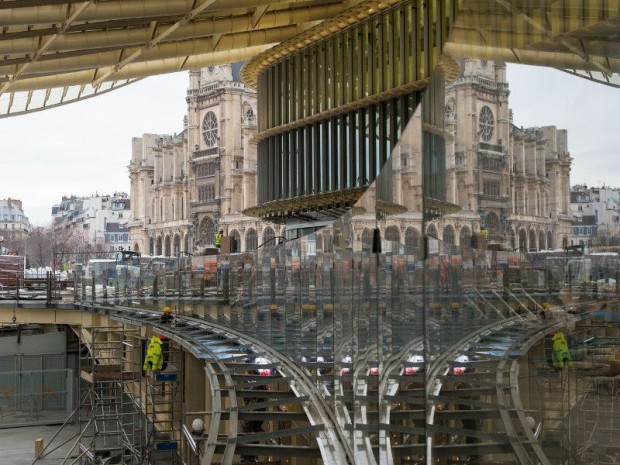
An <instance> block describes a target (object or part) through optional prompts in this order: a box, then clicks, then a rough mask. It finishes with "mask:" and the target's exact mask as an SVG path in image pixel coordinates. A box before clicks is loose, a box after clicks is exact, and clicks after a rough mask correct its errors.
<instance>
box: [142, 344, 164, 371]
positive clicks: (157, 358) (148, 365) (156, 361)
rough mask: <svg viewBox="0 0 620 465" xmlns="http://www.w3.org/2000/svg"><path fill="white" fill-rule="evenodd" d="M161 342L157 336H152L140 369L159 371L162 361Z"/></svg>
mask: <svg viewBox="0 0 620 465" xmlns="http://www.w3.org/2000/svg"><path fill="white" fill-rule="evenodd" d="M161 346H162V342H161V339H160V338H159V336H153V337H152V338H151V342H150V343H149V347H148V349H147V351H146V358H145V359H144V365H142V369H143V370H144V371H148V370H151V371H160V370H161V369H162V366H163V363H164V355H163V350H162V347H161Z"/></svg>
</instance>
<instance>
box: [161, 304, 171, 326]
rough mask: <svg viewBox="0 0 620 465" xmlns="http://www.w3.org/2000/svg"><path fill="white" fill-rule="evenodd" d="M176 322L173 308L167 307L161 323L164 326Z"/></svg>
mask: <svg viewBox="0 0 620 465" xmlns="http://www.w3.org/2000/svg"><path fill="white" fill-rule="evenodd" d="M173 320H174V315H173V314H172V308H170V307H168V306H166V307H164V312H163V313H162V315H161V318H160V320H159V321H160V323H162V324H165V325H167V324H170V323H172V321H173Z"/></svg>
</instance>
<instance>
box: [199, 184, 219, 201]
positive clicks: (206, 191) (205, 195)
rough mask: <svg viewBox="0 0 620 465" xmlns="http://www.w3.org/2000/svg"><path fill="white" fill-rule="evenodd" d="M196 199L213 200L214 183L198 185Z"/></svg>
mask: <svg viewBox="0 0 620 465" xmlns="http://www.w3.org/2000/svg"><path fill="white" fill-rule="evenodd" d="M198 200H199V201H200V202H208V201H211V200H215V184H206V185H204V186H199V187H198Z"/></svg>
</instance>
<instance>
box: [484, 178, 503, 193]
mask: <svg viewBox="0 0 620 465" xmlns="http://www.w3.org/2000/svg"><path fill="white" fill-rule="evenodd" d="M482 191H483V193H484V195H485V196H487V197H499V181H494V180H490V179H485V180H484V181H483V183H482Z"/></svg>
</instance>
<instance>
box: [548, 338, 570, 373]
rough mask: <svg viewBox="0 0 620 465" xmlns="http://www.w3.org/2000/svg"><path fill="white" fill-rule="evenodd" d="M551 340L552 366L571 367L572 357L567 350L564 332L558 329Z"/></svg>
mask: <svg viewBox="0 0 620 465" xmlns="http://www.w3.org/2000/svg"><path fill="white" fill-rule="evenodd" d="M551 340H552V341H553V349H552V350H553V352H552V357H553V366H554V367H556V368H564V367H572V366H573V359H572V358H571V356H570V352H569V351H568V344H567V343H566V338H565V337H564V333H562V332H561V331H558V332H557V333H555V334H554V335H553V337H552V338H551Z"/></svg>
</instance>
